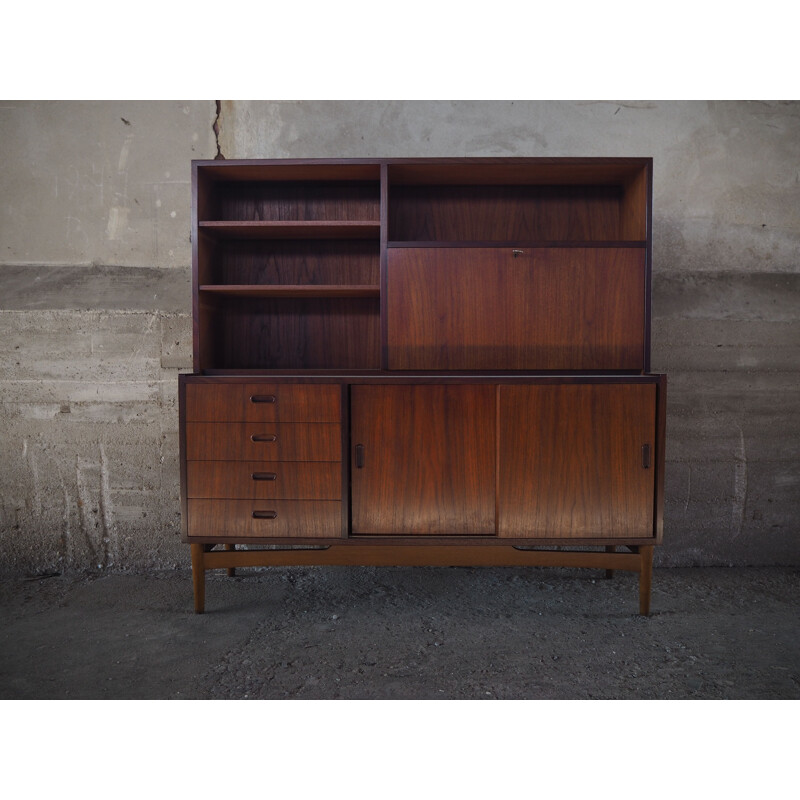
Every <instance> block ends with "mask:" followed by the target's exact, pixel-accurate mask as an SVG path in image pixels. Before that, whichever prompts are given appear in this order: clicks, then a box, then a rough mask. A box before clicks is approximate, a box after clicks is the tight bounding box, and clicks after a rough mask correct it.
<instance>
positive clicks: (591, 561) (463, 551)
mask: <svg viewBox="0 0 800 800" xmlns="http://www.w3.org/2000/svg"><path fill="white" fill-rule="evenodd" d="M213 547H214V545H213V544H195V543H192V545H191V550H192V580H193V584H194V610H195V612H196V613H198V614H202V613H203V611H204V610H205V573H206V570H209V569H226V570H227V571H228V575H232V574H234V570H235V568H236V567H270V566H274V567H289V566H365V567H587V568H590V569H591V568H594V569H605V570H606V576H607V577H611V575H612V574H613V571H614V570H618V569H619V570H625V571H628V572H638V573H639V613H640V614H641V615H643V616H648V615H649V614H650V590H651V585H652V577H653V549H654V548H653V546H652V545H646V546H626V549H627V550H628V552H617V549H616V547H615V546H613V545H609V546H608V547H606V548H605V552H591V551H584V550H537V549H527V548H521V547H513V546H509V545H496V546H495V545H491V546H470V545H451V546H438V545H427V546H426V545H421V546H416V547H415V546H403V547H391V546H385V545H331V546H330V547H324V548H314V549H296V548H287V549H283V550H236V549H235V545H234V544H230V543H226V544H225V549H224V550H213V549H212V548H213Z"/></svg>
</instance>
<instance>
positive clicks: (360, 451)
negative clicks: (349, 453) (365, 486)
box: [356, 444, 364, 469]
mask: <svg viewBox="0 0 800 800" xmlns="http://www.w3.org/2000/svg"><path fill="white" fill-rule="evenodd" d="M363 467H364V445H363V444H357V445H356V469H363Z"/></svg>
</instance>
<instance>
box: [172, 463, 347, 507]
mask: <svg viewBox="0 0 800 800" xmlns="http://www.w3.org/2000/svg"><path fill="white" fill-rule="evenodd" d="M186 487H187V492H186V493H187V496H188V497H191V498H194V497H198V498H232V499H245V498H248V499H252V500H269V499H282V500H341V499H342V468H341V464H339V463H338V462H333V461H330V462H328V461H309V462H303V461H189V462H188V463H187V465H186Z"/></svg>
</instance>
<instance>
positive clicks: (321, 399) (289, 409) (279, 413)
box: [186, 383, 342, 422]
mask: <svg viewBox="0 0 800 800" xmlns="http://www.w3.org/2000/svg"><path fill="white" fill-rule="evenodd" d="M341 418H342V413H341V390H340V388H339V387H338V386H306V385H302V384H291V383H188V384H187V385H186V421H187V422H339V421H340V420H341Z"/></svg>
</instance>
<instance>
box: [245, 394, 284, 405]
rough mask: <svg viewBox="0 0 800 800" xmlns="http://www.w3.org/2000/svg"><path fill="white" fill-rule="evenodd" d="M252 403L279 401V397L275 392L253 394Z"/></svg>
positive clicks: (251, 396)
mask: <svg viewBox="0 0 800 800" xmlns="http://www.w3.org/2000/svg"><path fill="white" fill-rule="evenodd" d="M250 402H251V403H277V402H278V398H277V397H275V395H274V394H251V395H250Z"/></svg>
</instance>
